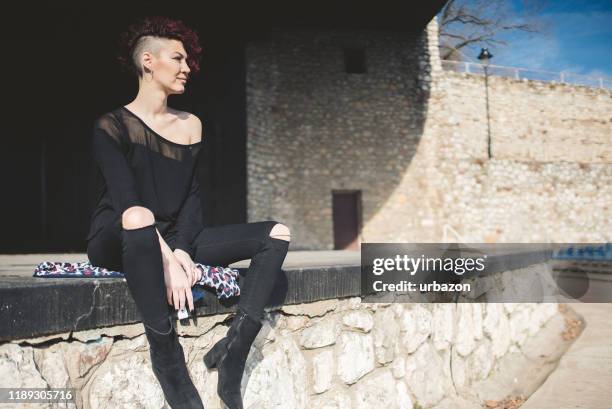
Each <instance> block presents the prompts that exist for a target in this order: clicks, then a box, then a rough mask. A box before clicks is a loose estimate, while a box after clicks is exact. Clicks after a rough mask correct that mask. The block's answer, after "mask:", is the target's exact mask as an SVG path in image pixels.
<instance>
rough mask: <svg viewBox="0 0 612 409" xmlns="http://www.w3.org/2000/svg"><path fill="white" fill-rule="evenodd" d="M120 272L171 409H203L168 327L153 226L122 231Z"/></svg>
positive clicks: (160, 262)
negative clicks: (140, 322) (134, 306)
mask: <svg viewBox="0 0 612 409" xmlns="http://www.w3.org/2000/svg"><path fill="white" fill-rule="evenodd" d="M122 238H123V255H122V259H123V260H122V261H123V270H124V273H125V278H126V281H127V284H128V288H129V290H130V292H131V294H132V297H133V298H134V302H135V303H136V307H137V308H138V310H139V312H140V315H141V317H142V322H143V324H144V328H145V335H146V338H147V340H148V342H149V353H150V357H151V365H152V368H153V373H154V374H155V377H156V378H157V380H158V382H159V384H160V386H161V388H162V391H163V393H164V397H165V399H166V401H167V402H168V404H170V407H171V408H172V409H204V405H203V404H202V400H201V398H200V396H199V394H198V391H197V389H196V388H195V386H194V385H193V382H192V380H191V377H190V376H189V371H188V369H187V366H186V364H185V355H184V352H183V348H182V346H181V344H180V343H179V340H178V334H177V333H176V330H175V329H174V326H173V325H172V321H171V319H172V318H171V316H170V312H169V310H168V302H167V299H166V290H165V283H164V276H163V264H162V263H163V262H162V255H161V248H160V245H159V238H158V237H157V232H156V231H155V226H154V225H151V226H145V227H142V228H138V229H124V230H122Z"/></svg>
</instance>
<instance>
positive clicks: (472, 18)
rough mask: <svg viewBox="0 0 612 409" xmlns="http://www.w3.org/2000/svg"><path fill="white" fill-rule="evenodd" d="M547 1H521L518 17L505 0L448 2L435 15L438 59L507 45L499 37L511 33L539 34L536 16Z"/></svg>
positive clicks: (455, 0) (461, 55)
mask: <svg viewBox="0 0 612 409" xmlns="http://www.w3.org/2000/svg"><path fill="white" fill-rule="evenodd" d="M547 2H548V0H522V6H523V10H524V13H523V15H521V16H519V15H517V13H516V12H514V11H513V10H511V8H510V7H509V3H508V2H507V1H506V0H449V1H448V2H447V3H446V4H445V5H444V7H443V8H442V10H441V11H440V13H439V15H438V27H439V36H440V41H439V42H440V56H441V58H443V59H451V58H452V59H456V58H462V59H463V58H465V57H464V54H463V53H461V52H460V50H461V49H464V48H465V47H468V46H470V45H476V44H482V45H491V46H494V45H496V44H498V45H507V42H506V41H503V40H501V39H500V37H501V34H503V33H505V32H511V31H522V32H526V33H537V32H540V31H542V27H541V26H542V24H541V21H540V19H538V18H537V17H536V16H537V15H538V13H540V12H541V10H542V9H543V8H544V7H545V5H546V4H547Z"/></svg>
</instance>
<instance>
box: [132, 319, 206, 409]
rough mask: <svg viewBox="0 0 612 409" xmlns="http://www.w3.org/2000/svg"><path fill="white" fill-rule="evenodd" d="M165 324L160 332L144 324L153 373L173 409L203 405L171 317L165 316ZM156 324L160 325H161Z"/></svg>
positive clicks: (200, 408)
mask: <svg viewBox="0 0 612 409" xmlns="http://www.w3.org/2000/svg"><path fill="white" fill-rule="evenodd" d="M166 325H167V326H168V327H169V329H168V330H167V331H165V332H159V331H157V330H156V329H155V328H153V327H150V326H149V325H148V324H146V323H145V324H144V326H145V334H146V337H147V340H148V341H149V346H150V348H149V355H150V357H151V366H152V367H153V373H154V374H155V377H156V378H157V380H158V381H159V384H160V386H161V388H162V391H163V392H164V397H165V399H166V401H167V402H168V404H169V405H170V407H171V408H172V409H204V405H203V404H202V399H201V398H200V394H199V393H198V391H197V389H196V387H195V385H194V384H193V381H192V380H191V377H190V376H189V370H188V369H187V365H186V364H185V354H184V352H183V347H182V346H181V344H180V342H179V339H178V334H177V333H176V330H175V328H174V325H172V321H171V317H168V319H167V320H166ZM156 328H157V329H161V328H160V325H156Z"/></svg>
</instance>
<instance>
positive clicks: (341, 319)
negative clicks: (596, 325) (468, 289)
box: [0, 297, 563, 409]
mask: <svg viewBox="0 0 612 409" xmlns="http://www.w3.org/2000/svg"><path fill="white" fill-rule="evenodd" d="M557 307H558V306H557V304H555V303H543V304H512V303H506V304H501V303H499V304H496V303H490V304H469V303H465V304H400V303H395V304H389V303H387V304H382V303H381V304H367V303H362V302H361V300H360V298H358V297H356V298H348V299H332V300H325V301H317V302H314V303H309V304H300V305H287V306H283V307H282V308H281V309H278V310H273V311H269V312H267V313H266V320H265V323H264V327H263V329H262V331H261V332H260V333H259V335H258V337H257V339H256V340H255V343H254V346H253V348H252V349H251V353H250V355H249V358H248V360H247V368H246V370H245V375H244V377H243V385H242V386H243V394H244V400H245V407H260V408H266V409H272V408H284V409H302V408H318V409H331V408H338V409H341V408H364V409H366V408H367V409H372V408H385V409H390V408H401V409H413V408H415V409H416V408H430V407H435V408H437V409H442V408H451V407H452V408H459V407H461V408H480V407H481V403H482V400H483V399H485V398H491V397H493V398H503V397H504V395H505V394H506V393H510V392H516V391H517V390H518V389H517V382H516V379H514V378H513V376H519V377H520V374H517V373H516V369H517V365H515V367H514V368H511V367H510V366H509V365H508V362H510V361H512V362H514V363H515V364H519V363H520V365H518V369H519V371H520V372H521V373H523V374H524V373H526V371H528V370H530V369H532V368H530V365H532V364H533V363H534V362H535V361H536V360H537V359H544V360H546V361H547V362H548V363H549V364H550V363H551V362H553V361H555V357H554V356H551V355H553V354H552V352H551V351H553V350H554V349H555V347H556V346H557V344H559V343H561V342H562V341H561V337H560V336H559V335H560V329H561V328H562V323H563V319H562V315H561V314H560V312H559V310H558V308H557ZM225 318H227V315H226V314H221V315H214V316H210V317H200V319H199V322H198V326H197V327H182V326H181V325H179V324H177V325H178V328H179V329H180V331H179V333H180V334H181V335H182V336H181V338H180V341H181V344H182V345H183V347H184V350H185V355H186V359H187V363H188V366H189V368H190V372H191V375H192V378H193V379H194V383H195V385H196V386H197V388H198V390H199V392H200V395H201V396H202V398H203V401H204V405H205V407H206V408H208V409H215V408H219V407H220V402H219V399H218V397H217V395H216V382H217V373H216V371H215V370H211V371H209V370H207V369H206V368H205V366H204V364H203V362H202V358H203V356H204V354H205V353H206V352H207V351H208V350H209V349H210V347H211V346H212V344H213V343H214V342H216V341H217V340H218V339H220V338H221V337H222V336H224V335H225V332H226V331H227V328H228V327H227V323H225V322H224V319H225ZM560 323H561V324H560ZM547 328H548V329H547ZM550 328H553V329H552V330H551V329H550ZM551 331H552V332H551ZM68 335H70V334H64V335H62V334H59V335H57V336H50V337H46V338H44V339H28V340H16V341H13V342H9V343H5V344H2V345H0V377H1V378H2V379H3V380H4V381H3V387H46V386H49V387H74V388H76V389H77V391H78V393H77V396H78V402H79V404H78V407H79V408H80V407H82V408H111V407H112V408H122V407H128V406H129V407H142V408H161V407H162V406H163V404H164V399H163V395H162V392H161V389H160V388H159V386H158V384H157V381H156V379H155V377H154V375H153V373H152V371H151V366H150V362H149V356H148V344H147V341H146V338H145V335H144V334H143V327H142V324H140V323H139V324H134V325H128V326H116V327H109V328H100V329H95V330H89V331H81V332H74V333H72V334H71V336H70V337H68ZM551 337H552V338H551ZM534 342H535V343H539V344H540V345H541V347H540V349H536V350H534V349H533V348H532V347H529V345H530V344H533V343H534ZM542 356H544V358H542ZM513 371H514V372H513ZM513 374H514V375H513ZM499 376H502V377H505V378H508V379H514V380H513V381H512V382H510V383H509V384H508V385H506V386H504V385H503V382H499V380H496V381H495V385H494V387H492V386H489V390H488V391H487V383H486V382H487V380H491V379H496V378H498V377H499ZM509 377H510V378H509ZM530 380H531V379H530ZM531 381H533V380H531ZM19 407H20V408H27V407H28V406H27V405H25V406H19ZM32 407H34V405H32ZM36 407H37V408H39V407H45V406H44V405H39V404H37V406H36ZM47 407H49V408H51V407H52V406H47ZM54 407H57V406H54ZM70 407H74V406H73V405H70Z"/></svg>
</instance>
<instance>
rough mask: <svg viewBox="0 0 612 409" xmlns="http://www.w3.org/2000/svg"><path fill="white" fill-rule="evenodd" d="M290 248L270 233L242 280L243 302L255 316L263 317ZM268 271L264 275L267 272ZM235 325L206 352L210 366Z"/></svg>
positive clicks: (222, 349)
mask: <svg viewBox="0 0 612 409" xmlns="http://www.w3.org/2000/svg"><path fill="white" fill-rule="evenodd" d="M288 250H289V241H287V240H281V239H276V238H273V237H269V238H268V240H266V243H265V245H264V246H263V248H262V250H261V251H260V252H259V253H257V254H256V255H255V256H254V257H253V258H252V259H251V263H250V265H249V269H248V273H247V277H246V282H245V283H244V285H242V284H241V295H240V302H239V304H240V306H241V307H242V309H243V311H246V312H247V313H249V314H250V315H251V316H252V317H254V318H255V319H259V320H262V319H263V309H264V306H265V303H266V301H267V300H268V299H269V298H270V295H271V292H272V289H273V288H274V281H275V279H276V278H277V277H278V274H279V272H280V269H281V267H282V265H283V262H284V261H285V257H286V256H287V251H288ZM266 272H267V273H268V275H264V273H266ZM233 328H234V327H233V326H230V329H229V331H228V333H227V334H226V336H225V337H224V338H222V339H220V340H219V341H217V343H216V344H215V345H214V346H213V347H212V348H211V350H210V351H208V353H206V355H205V356H204V364H205V365H206V367H207V368H208V369H212V368H215V367H216V362H217V361H219V359H220V358H221V356H222V355H223V354H225V352H226V350H227V342H228V338H229V336H230V335H231V332H232V330H233Z"/></svg>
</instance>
